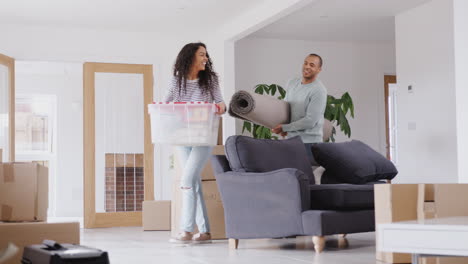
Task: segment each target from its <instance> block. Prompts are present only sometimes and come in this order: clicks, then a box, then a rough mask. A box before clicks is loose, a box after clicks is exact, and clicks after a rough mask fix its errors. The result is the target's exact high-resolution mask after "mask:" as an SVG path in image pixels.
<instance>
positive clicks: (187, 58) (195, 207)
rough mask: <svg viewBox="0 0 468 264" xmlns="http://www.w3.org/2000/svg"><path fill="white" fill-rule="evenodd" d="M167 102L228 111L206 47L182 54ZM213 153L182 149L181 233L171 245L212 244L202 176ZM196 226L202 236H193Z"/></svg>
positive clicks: (193, 45)
mask: <svg viewBox="0 0 468 264" xmlns="http://www.w3.org/2000/svg"><path fill="white" fill-rule="evenodd" d="M165 101H166V102H170V101H174V102H195V101H202V102H210V103H211V102H213V101H214V102H215V103H216V104H217V105H218V112H217V113H216V114H219V115H221V114H224V112H226V105H225V104H224V102H223V98H222V96H221V92H220V89H219V85H218V75H217V74H216V73H215V72H214V71H213V68H212V62H211V60H210V57H209V55H208V52H207V51H206V46H205V44H203V43H189V44H187V45H185V46H184V47H183V48H182V50H181V51H180V52H179V55H178V56H177V59H176V62H175V65H174V76H173V78H172V81H171V84H170V89H169V91H168V93H167V95H166V98H165ZM211 150H212V148H211V147H207V146H196V147H195V146H194V147H178V152H179V155H180V158H181V161H182V162H183V163H184V170H183V175H182V180H181V186H180V188H181V189H182V216H181V221H180V222H181V226H180V228H181V232H180V233H179V234H178V235H177V236H176V237H174V238H171V240H170V241H171V242H174V243H190V242H195V243H209V242H211V234H210V225H209V223H208V215H207V212H206V206H205V200H204V199H203V192H202V186H201V176H200V173H201V171H202V169H203V167H204V166H205V163H206V162H207V160H208V158H209V157H210V155H211ZM195 224H196V225H197V227H198V230H199V232H200V233H198V234H196V235H193V231H194V228H195Z"/></svg>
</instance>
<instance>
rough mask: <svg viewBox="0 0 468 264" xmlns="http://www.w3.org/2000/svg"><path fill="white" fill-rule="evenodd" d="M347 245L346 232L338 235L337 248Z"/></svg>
mask: <svg viewBox="0 0 468 264" xmlns="http://www.w3.org/2000/svg"><path fill="white" fill-rule="evenodd" d="M348 246H349V244H348V239H347V238H346V234H339V235H338V248H347V247H348Z"/></svg>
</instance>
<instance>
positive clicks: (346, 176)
mask: <svg viewBox="0 0 468 264" xmlns="http://www.w3.org/2000/svg"><path fill="white" fill-rule="evenodd" d="M312 153H313V155H314V158H315V160H316V161H317V162H318V163H319V164H320V165H321V166H322V167H324V168H325V171H326V172H327V176H328V177H330V178H333V179H336V180H339V181H340V182H341V183H354V184H362V183H366V182H373V181H379V180H383V179H388V180H391V179H393V178H394V177H395V176H396V175H397V173H398V171H397V169H396V168H395V165H393V163H392V162H391V161H389V160H387V159H386V158H385V157H384V156H382V155H381V154H380V153H378V152H377V151H375V150H373V149H372V148H371V147H369V146H368V145H366V144H364V143H362V142H361V141H359V140H352V141H348V142H342V143H317V144H314V145H313V146H312Z"/></svg>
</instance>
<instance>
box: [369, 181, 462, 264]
mask: <svg viewBox="0 0 468 264" xmlns="http://www.w3.org/2000/svg"><path fill="white" fill-rule="evenodd" d="M466 193H468V184H378V185H375V187H374V196H375V221H376V225H377V224H380V223H391V222H398V221H411V220H424V219H430V218H435V217H437V218H441V217H451V216H468V206H466V204H468V196H467V195H466ZM376 235H377V236H378V235H379V234H378V233H377V234H376ZM376 258H377V260H380V261H383V262H386V263H411V255H410V254H401V253H389V252H376ZM422 263H423V264H436V263H437V264H462V263H468V258H460V257H457V258H449V257H443V258H433V257H432V258H423V260H422Z"/></svg>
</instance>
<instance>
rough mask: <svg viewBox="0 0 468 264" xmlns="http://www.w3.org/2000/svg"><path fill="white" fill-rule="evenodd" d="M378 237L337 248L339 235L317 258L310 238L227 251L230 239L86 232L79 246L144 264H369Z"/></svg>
mask: <svg viewBox="0 0 468 264" xmlns="http://www.w3.org/2000/svg"><path fill="white" fill-rule="evenodd" d="M374 236H375V234H374V233H363V234H353V235H348V237H347V240H348V244H349V246H348V247H347V248H342V249H340V248H338V239H337V237H329V238H328V239H327V248H326V250H325V251H324V252H323V253H321V254H315V252H314V250H313V244H312V242H311V237H299V238H288V239H255V240H240V242H239V249H237V250H229V248H228V242H227V240H218V241H215V242H214V243H213V244H205V245H174V244H170V243H168V239H169V232H161V231H159V232H158V231H145V232H143V231H141V228H136V227H125V228H102V229H82V238H81V244H83V245H87V246H92V247H97V248H100V249H103V250H106V251H108V252H109V256H110V260H111V263H112V264H129V263H130V264H137V263H138V264H140V263H190V264H193V263H207V264H208V263H209V264H215V263H216V264H217V263H255V264H262V263H268V264H276V263H278V264H288V263H314V264H325V263H326V264H338V263H339V264H344V263H346V264H365V263H373V264H374V263H379V262H376V261H375V237H374Z"/></svg>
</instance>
